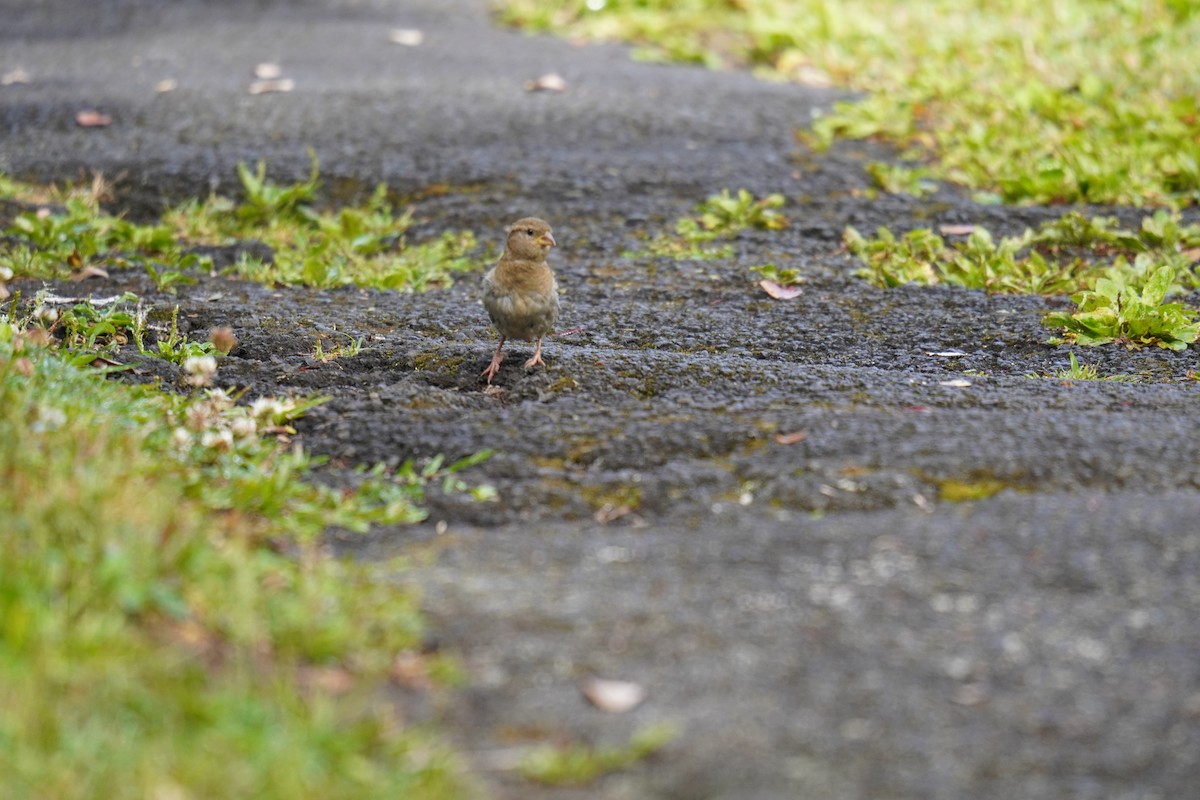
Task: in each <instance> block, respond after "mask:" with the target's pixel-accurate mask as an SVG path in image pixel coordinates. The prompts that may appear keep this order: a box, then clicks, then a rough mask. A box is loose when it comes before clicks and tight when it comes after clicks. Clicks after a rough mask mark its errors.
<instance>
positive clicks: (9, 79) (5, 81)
mask: <svg viewBox="0 0 1200 800" xmlns="http://www.w3.org/2000/svg"><path fill="white" fill-rule="evenodd" d="M14 83H29V73H28V72H26V71H25V70H23V69H21V68H20V67H17V68H16V69H14V70H10V71H9V72H6V73H4V74H3V75H0V86H12V85H13V84H14Z"/></svg>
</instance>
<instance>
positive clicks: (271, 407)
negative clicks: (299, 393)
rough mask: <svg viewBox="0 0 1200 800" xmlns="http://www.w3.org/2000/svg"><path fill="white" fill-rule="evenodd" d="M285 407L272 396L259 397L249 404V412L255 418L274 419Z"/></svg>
mask: <svg viewBox="0 0 1200 800" xmlns="http://www.w3.org/2000/svg"><path fill="white" fill-rule="evenodd" d="M286 410H287V409H285V408H284V405H283V403H281V402H279V400H277V399H276V398H274V397H260V398H258V399H257V400H255V401H254V402H253V403H251V404H250V413H251V414H252V415H253V416H254V418H255V419H265V420H270V421H274V420H275V419H276V418H277V417H279V416H280V415H281V414H283V413H284V411H286Z"/></svg>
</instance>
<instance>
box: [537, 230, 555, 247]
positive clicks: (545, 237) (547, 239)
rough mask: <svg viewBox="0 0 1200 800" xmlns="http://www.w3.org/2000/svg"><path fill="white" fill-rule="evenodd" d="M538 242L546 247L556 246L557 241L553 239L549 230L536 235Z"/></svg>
mask: <svg viewBox="0 0 1200 800" xmlns="http://www.w3.org/2000/svg"><path fill="white" fill-rule="evenodd" d="M538 243H539V244H544V245H546V247H557V246H558V242H556V241H554V236H553V235H552V234H551V233H550V232H549V231H547V232H546V233H543V234H542V235H541V236H539V237H538Z"/></svg>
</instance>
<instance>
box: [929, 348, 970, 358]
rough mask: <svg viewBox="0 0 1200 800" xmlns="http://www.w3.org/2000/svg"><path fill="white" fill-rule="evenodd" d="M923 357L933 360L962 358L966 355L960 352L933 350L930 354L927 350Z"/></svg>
mask: <svg viewBox="0 0 1200 800" xmlns="http://www.w3.org/2000/svg"><path fill="white" fill-rule="evenodd" d="M925 355H927V356H933V357H935V358H962V357H963V356H965V355H966V353H964V352H963V351H962V350H934V351H932V352H931V351H928V350H927V351H925Z"/></svg>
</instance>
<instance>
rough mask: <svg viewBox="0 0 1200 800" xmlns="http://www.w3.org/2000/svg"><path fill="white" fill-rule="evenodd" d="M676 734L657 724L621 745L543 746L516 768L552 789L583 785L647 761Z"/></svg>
mask: <svg viewBox="0 0 1200 800" xmlns="http://www.w3.org/2000/svg"><path fill="white" fill-rule="evenodd" d="M676 734H677V731H676V728H675V726H674V725H672V724H670V723H659V724H657V725H651V726H649V727H647V728H643V729H642V730H640V731H638V732H637V733H635V734H634V735H633V736H632V737H631V738H630V740H629V741H628V742H627V743H625V744H623V745H616V746H609V747H588V746H585V745H574V746H566V747H554V746H551V745H546V746H543V747H539V748H537V749H534V750H532V751H530V752H529V753H527V754H526V755H525V756H524V757H523V758H522V760H521V762H520V764H519V766H518V769H519V771H520V772H521V774H522V775H524V776H525V777H526V778H529V779H530V780H534V781H537V782H539V783H546V784H550V785H554V786H582V785H586V784H588V783H591V782H592V781H594V780H596V778H598V777H600V776H601V775H605V774H608V773H610V772H616V771H619V770H623V769H628V768H630V767H632V766H633V765H635V764H637V763H638V762H640V761H642V760H644V759H646V758H649V757H650V756H652V755H653V754H654V753H656V752H658V751H659V750H660V749H662V748H663V747H664V746H665V745H667V744H668V743H670V741H671V740H672V739H674V738H675V736H676Z"/></svg>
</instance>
